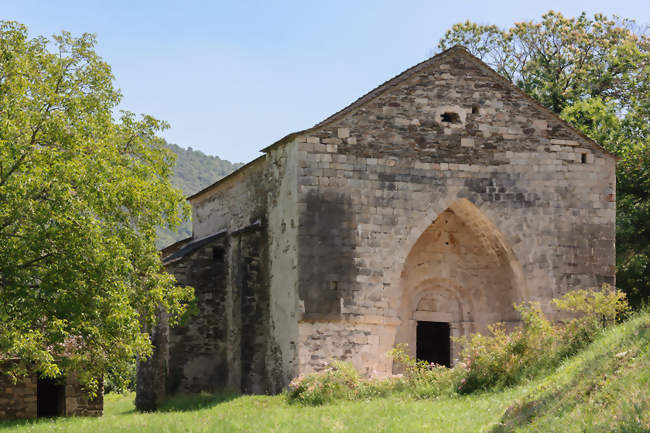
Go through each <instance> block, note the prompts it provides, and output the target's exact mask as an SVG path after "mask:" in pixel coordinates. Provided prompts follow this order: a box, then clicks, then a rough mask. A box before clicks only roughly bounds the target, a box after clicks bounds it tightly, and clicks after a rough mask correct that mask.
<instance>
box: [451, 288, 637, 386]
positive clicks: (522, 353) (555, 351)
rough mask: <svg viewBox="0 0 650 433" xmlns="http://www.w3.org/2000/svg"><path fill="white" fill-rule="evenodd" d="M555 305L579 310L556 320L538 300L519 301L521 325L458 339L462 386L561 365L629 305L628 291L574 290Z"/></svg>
mask: <svg viewBox="0 0 650 433" xmlns="http://www.w3.org/2000/svg"><path fill="white" fill-rule="evenodd" d="M553 304H554V305H555V306H556V307H557V308H558V309H560V310H562V311H566V312H567V313H571V314H573V315H575V317H574V318H573V319H571V320H569V321H568V322H566V323H558V324H555V325H554V324H552V323H551V322H550V321H549V320H548V319H547V318H546V317H545V316H544V313H543V312H542V310H541V308H540V306H539V304H537V303H532V302H531V303H524V304H520V305H516V306H515V308H516V309H517V311H519V314H520V315H521V319H522V325H521V326H520V327H518V328H516V329H515V330H513V331H512V332H511V333H509V334H508V333H507V332H506V330H505V328H504V326H503V324H495V325H492V326H490V327H489V334H488V335H481V334H473V335H470V336H468V337H461V338H459V339H457V340H456V341H458V342H459V343H460V344H461V346H462V347H463V350H462V352H461V359H462V362H461V363H459V365H458V367H460V368H464V369H465V370H466V375H465V377H464V378H463V379H461V383H460V386H459V388H458V391H459V392H460V393H470V392H473V391H476V390H486V389H491V388H495V387H504V386H511V385H515V384H517V383H520V382H521V381H522V380H525V379H529V378H532V377H534V376H536V375H538V374H540V373H541V372H544V371H548V370H549V369H551V368H554V367H556V366H557V365H558V364H559V363H560V362H561V361H562V360H563V359H564V358H566V357H567V356H570V355H573V354H575V353H577V351H579V350H580V349H582V348H584V347H585V346H586V345H587V344H589V343H590V342H591V341H593V339H594V338H595V337H596V336H597V335H598V334H599V333H600V331H602V330H603V329H604V328H606V327H607V326H609V325H611V324H613V323H614V322H615V320H616V318H617V317H618V316H619V315H620V314H621V313H624V312H626V311H627V310H628V304H627V301H626V299H625V294H624V293H623V292H621V291H619V290H616V289H613V288H611V287H609V286H603V288H602V289H601V290H600V291H595V290H575V291H572V292H569V293H567V294H565V295H564V296H562V297H561V298H559V299H554V300H553Z"/></svg>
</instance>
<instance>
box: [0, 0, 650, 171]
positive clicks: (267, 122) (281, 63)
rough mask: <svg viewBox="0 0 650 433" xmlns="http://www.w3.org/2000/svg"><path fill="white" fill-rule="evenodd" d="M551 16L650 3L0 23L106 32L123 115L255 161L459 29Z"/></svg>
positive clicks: (45, 1)
mask: <svg viewBox="0 0 650 433" xmlns="http://www.w3.org/2000/svg"><path fill="white" fill-rule="evenodd" d="M549 9H553V10H556V11H560V12H562V13H563V14H565V15H569V16H574V15H578V14H579V13H580V12H581V11H586V12H587V13H589V14H592V13H595V12H601V13H605V14H607V15H612V14H617V15H619V16H622V17H627V18H634V19H636V20H637V22H639V23H640V24H644V25H647V24H650V2H649V1H648V0H614V1H612V0H589V1H570V0H563V1H561V0H560V1H558V0H546V1H534V0H519V1H516V0H492V1H491V0H482V1H475V0H464V1H458V0H446V1H444V0H437V1H431V0H430V1H415V0H414V1H410V0H401V1H399V0H395V1H380V0H377V1H353V0H348V1H326V0H320V1H309V0H302V1H282V2H280V1H277V2H271V1H244V0H241V1H230V2H226V1H211V2H208V1H204V2H199V1H163V0H158V1H139V0H129V1H124V0H104V1H90V0H84V1H64V0H40V1H38V0H0V19H10V20H16V21H19V22H22V23H23V24H26V25H27V26H28V27H29V29H30V32H31V34H32V35H51V34H53V33H57V32H59V31H60V30H63V29H65V30H68V31H71V32H73V33H75V34H80V33H82V32H92V33H96V34H97V38H98V46H97V51H98V52H99V53H100V55H102V57H104V59H105V60H106V61H107V62H108V63H109V64H111V65H112V67H113V73H114V75H115V76H116V85H117V87H119V88H120V89H122V92H123V93H124V99H123V103H122V108H124V109H128V110H131V111H134V112H136V113H147V114H152V115H154V116H155V117H157V118H160V119H164V120H166V121H168V122H169V123H170V124H171V129H169V130H168V131H166V132H165V134H164V136H165V137H166V138H167V139H168V140H169V141H171V142H174V143H177V144H179V145H182V146H185V147H187V146H191V147H193V148H195V149H200V150H202V151H204V152H206V153H209V154H213V155H218V156H220V157H222V158H225V159H228V160H231V161H233V162H235V161H236V162H246V161H249V160H251V159H253V158H255V157H256V156H257V155H258V151H259V150H260V149H262V148H263V147H265V146H267V145H269V144H271V143H273V142H274V141H275V140H277V139H279V138H282V137H283V136H285V135H286V134H288V133H290V132H293V131H297V130H300V129H305V128H308V127H310V126H312V125H313V124H315V123H317V122H319V121H320V120H322V119H324V118H325V117H327V116H328V115H330V114H332V113H333V112H335V111H337V110H339V109H340V108H342V107H344V106H345V105H347V104H348V103H350V102H352V101H353V100H355V99H356V98H357V97H359V96H361V95H362V94H364V93H365V92H367V91H368V90H370V89H372V88H374V87H376V86H377V85H379V84H380V83H382V82H384V81H386V80H387V79H389V78H391V77H393V76H394V75H396V74H398V73H400V72H401V71H403V70H404V69H406V68H408V67H410V66H412V65H414V64H415V63H417V62H420V61H422V60H424V59H425V58H427V57H428V56H429V55H430V54H431V53H432V50H433V49H434V48H435V47H436V45H437V42H438V40H439V39H440V37H441V36H442V35H443V34H444V32H445V30H446V29H448V28H449V27H450V26H451V25H453V24H454V23H456V22H459V21H464V20H467V19H469V20H471V21H475V22H480V23H494V24H497V25H500V26H505V27H507V26H510V25H511V24H512V23H513V22H516V21H523V20H529V19H536V18H539V17H540V16H541V15H542V13H544V12H546V11H548V10H549Z"/></svg>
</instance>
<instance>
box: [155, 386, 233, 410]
mask: <svg viewBox="0 0 650 433" xmlns="http://www.w3.org/2000/svg"><path fill="white" fill-rule="evenodd" d="M237 397H239V394H237V393H235V392H228V391H224V392H220V393H218V394H208V393H201V394H180V395H174V396H171V397H169V398H167V399H165V401H163V402H162V403H161V404H160V407H159V408H158V412H189V411H193V410H200V409H209V408H212V407H215V406H218V405H220V404H222V403H227V402H229V401H232V400H234V399H236V398H237Z"/></svg>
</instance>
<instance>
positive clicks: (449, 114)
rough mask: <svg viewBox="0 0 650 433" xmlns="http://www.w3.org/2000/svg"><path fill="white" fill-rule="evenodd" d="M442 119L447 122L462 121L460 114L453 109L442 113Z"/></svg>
mask: <svg viewBox="0 0 650 433" xmlns="http://www.w3.org/2000/svg"><path fill="white" fill-rule="evenodd" d="M440 119H441V120H442V121H443V122H446V123H460V116H459V115H458V113H454V112H453V111H446V112H444V113H442V114H441V115H440Z"/></svg>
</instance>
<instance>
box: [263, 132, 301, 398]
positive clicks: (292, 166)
mask: <svg viewBox="0 0 650 433" xmlns="http://www.w3.org/2000/svg"><path fill="white" fill-rule="evenodd" d="M268 159H269V163H268V168H267V176H268V177H269V178H270V181H269V185H271V186H272V188H271V189H270V190H269V193H268V230H269V259H270V272H269V274H270V282H269V283H270V318H271V320H270V325H271V334H272V336H273V339H274V341H275V343H276V345H277V346H276V349H275V350H277V351H278V353H277V355H275V356H276V358H277V359H279V360H280V361H281V363H280V365H278V368H279V370H280V371H279V375H280V377H281V380H282V386H285V385H287V384H288V383H289V382H290V381H291V379H292V378H293V377H295V376H296V374H297V373H298V362H297V342H298V316H299V313H298V299H297V287H298V244H297V240H298V223H299V221H298V198H297V194H298V184H297V182H298V175H297V172H298V143H296V142H291V143H288V144H286V145H285V146H282V147H280V148H278V149H277V150H274V151H271V152H270V153H269V154H268Z"/></svg>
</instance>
